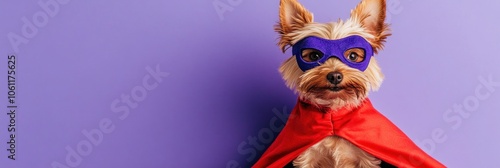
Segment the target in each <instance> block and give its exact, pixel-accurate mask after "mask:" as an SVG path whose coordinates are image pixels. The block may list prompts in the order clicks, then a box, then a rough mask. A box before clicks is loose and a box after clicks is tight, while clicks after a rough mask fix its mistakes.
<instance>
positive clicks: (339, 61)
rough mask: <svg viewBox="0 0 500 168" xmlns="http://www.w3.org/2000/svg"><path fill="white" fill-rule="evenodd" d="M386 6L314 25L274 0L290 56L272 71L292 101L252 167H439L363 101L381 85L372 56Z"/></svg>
mask: <svg viewBox="0 0 500 168" xmlns="http://www.w3.org/2000/svg"><path fill="white" fill-rule="evenodd" d="M385 6H386V4H385V0H362V1H361V3H360V4H359V5H358V6H357V7H356V8H355V9H354V10H352V12H351V17H350V18H349V19H347V20H346V21H342V20H339V21H337V22H330V23H316V22H313V17H312V14H311V13H310V12H308V11H307V10H306V9H305V8H304V7H303V6H302V5H301V4H299V3H298V2H297V1H296V0H281V1H280V12H279V18H280V20H279V23H278V24H277V25H276V26H275V30H276V31H277V32H278V33H279V34H280V39H279V42H278V45H279V46H280V47H281V49H282V50H283V52H285V50H286V49H287V48H289V47H291V48H292V54H293V56H292V57H290V58H289V59H287V60H286V61H285V62H284V63H283V64H282V65H281V67H280V68H279V71H280V73H281V74H282V76H283V79H284V80H285V82H286V85H287V86H288V87H290V88H291V89H292V90H295V91H296V93H298V95H299V100H298V102H297V104H296V105H295V107H294V109H293V110H292V112H291V114H290V117H289V118H288V121H287V123H286V125H285V127H284V128H283V130H282V131H281V132H280V134H279V135H278V137H277V138H276V139H275V140H274V142H273V144H271V146H269V148H268V149H267V150H266V152H264V154H263V155H262V156H261V158H260V159H259V160H258V161H257V162H256V163H255V164H254V165H253V167H254V168H262V167H272V168H274V167H284V166H286V167H288V166H295V167H301V168H312V167H318V168H326V167H333V168H378V167H382V168H386V167H415V168H416V167H418V168H442V167H445V166H444V165H443V164H441V163H439V162H438V161H437V160H435V159H434V158H432V157H431V156H429V155H427V154H426V153H425V152H424V151H423V150H422V149H420V148H419V147H418V146H417V145H416V144H415V143H413V142H412V140H411V139H410V138H409V137H408V136H406V135H405V134H404V133H403V132H402V131H401V130H400V129H399V128H397V126H396V125H394V124H393V123H392V122H391V121H390V120H389V119H387V118H386V117H385V116H383V115H382V114H381V113H380V112H378V111H377V110H376V109H375V108H374V107H373V105H372V104H371V102H370V100H369V99H368V98H367V96H368V92H369V91H375V90H377V89H378V88H379V87H380V85H381V84H382V80H383V74H382V72H381V70H380V67H379V65H378V64H377V60H376V59H375V57H374V54H376V53H377V52H378V51H379V50H381V49H382V47H383V43H384V42H385V40H386V38H387V37H388V36H389V35H391V34H390V32H389V26H388V24H386V23H384V20H385Z"/></svg>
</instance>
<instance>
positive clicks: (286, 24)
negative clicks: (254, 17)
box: [275, 0, 313, 52]
mask: <svg viewBox="0 0 500 168" xmlns="http://www.w3.org/2000/svg"><path fill="white" fill-rule="evenodd" d="M279 17H280V21H279V23H278V24H277V25H276V26H275V30H276V32H278V33H279V34H280V42H279V43H278V45H279V46H280V48H281V50H282V51H283V52H285V50H286V47H287V46H289V45H291V43H290V42H291V40H292V39H291V37H290V36H287V34H288V33H291V32H293V31H295V30H298V29H300V28H302V27H304V26H305V25H306V24H307V23H311V22H312V21H313V16H312V13H310V12H309V11H307V9H305V8H304V7H303V6H302V5H301V4H300V3H299V2H297V0H281V1H280V14H279Z"/></svg>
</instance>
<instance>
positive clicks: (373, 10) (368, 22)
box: [351, 0, 390, 52]
mask: <svg viewBox="0 0 500 168" xmlns="http://www.w3.org/2000/svg"><path fill="white" fill-rule="evenodd" d="M385 12H386V2H385V0H362V1H361V3H359V4H358V6H357V7H356V8H355V9H354V10H352V11H351V19H352V20H355V21H357V22H358V23H360V24H361V26H363V27H364V28H365V29H366V30H367V31H368V32H369V33H371V34H373V35H374V37H375V39H374V41H372V45H373V48H374V49H375V52H376V51H377V50H379V49H381V48H382V47H383V42H385V39H386V38H387V36H390V33H389V31H390V30H389V25H388V24H386V23H385Z"/></svg>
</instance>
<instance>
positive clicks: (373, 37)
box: [275, 0, 390, 168]
mask: <svg viewBox="0 0 500 168" xmlns="http://www.w3.org/2000/svg"><path fill="white" fill-rule="evenodd" d="M385 3H386V2H385V0H362V2H361V3H360V4H359V5H358V6H357V7H356V8H355V9H354V10H352V12H351V17H350V18H349V19H347V20H345V21H342V20H339V21H337V22H330V23H316V22H313V15H312V14H311V13H310V12H309V11H307V10H306V9H305V8H304V7H303V6H302V5H301V4H300V3H298V2H297V1H296V0H281V2H280V14H279V16H280V21H279V23H278V24H277V25H276V26H275V30H276V32H278V33H279V35H280V39H279V42H278V45H279V47H280V48H281V49H282V50H283V52H284V51H286V49H287V48H289V47H291V46H292V45H293V44H295V43H297V42H298V41H300V40H301V39H303V38H305V37H308V36H316V37H321V38H325V39H332V40H333V39H340V38H344V37H347V36H351V35H359V36H361V37H363V38H365V39H366V40H367V41H368V42H369V43H370V44H371V45H372V47H373V49H374V52H375V53H377V51H378V50H380V49H382V48H383V43H384V42H385V39H386V38H387V36H389V35H390V33H389V27H388V25H387V24H385V23H384V20H385ZM279 71H280V73H281V74H282V76H283V79H284V80H285V82H286V85H287V86H288V87H290V88H291V89H292V90H294V91H295V92H296V93H298V94H299V97H300V98H301V99H304V100H308V101H309V102H312V103H313V104H314V105H316V106H318V107H329V108H331V109H332V110H337V109H339V108H342V107H348V108H353V107H356V106H358V105H359V104H360V103H361V102H362V101H363V100H364V99H366V97H367V96H368V92H369V91H375V90H377V89H378V88H379V87H380V85H381V84H382V80H383V74H382V72H381V70H380V67H379V65H378V64H377V61H376V59H375V58H374V57H371V60H370V63H369V65H368V68H367V69H366V70H365V71H363V72H361V71H359V70H357V69H354V68H351V67H349V66H347V65H345V64H344V63H342V62H341V61H339V60H338V59H329V60H327V61H326V62H325V63H324V64H322V65H320V66H318V67H315V68H313V69H310V70H308V71H306V72H303V71H302V70H301V69H300V68H299V67H298V65H297V62H296V58H295V56H291V57H290V58H289V59H287V60H286V61H285V62H284V63H283V64H282V65H281V67H280V69H279ZM331 72H339V73H342V74H343V77H344V78H343V80H342V82H341V83H340V84H339V85H338V86H340V87H342V88H343V89H342V90H340V91H332V90H330V89H329V88H332V87H333V86H334V85H333V84H331V83H330V82H329V81H328V80H327V78H326V75H327V74H328V73H331ZM293 163H294V166H297V167H337V168H338V167H342V168H345V167H361V168H364V167H379V166H378V165H379V164H380V160H378V159H377V158H375V157H373V156H371V155H370V154H368V153H366V152H364V151H362V150H361V149H359V148H357V147H356V146H354V145H352V144H351V143H350V142H348V141H346V140H344V139H342V138H340V137H336V136H332V137H327V138H325V139H324V140H322V141H321V142H319V143H318V144H315V145H314V146H313V147H311V148H309V149H308V150H306V151H305V152H304V153H303V154H301V155H300V156H299V157H298V158H297V159H295V160H294V162H293Z"/></svg>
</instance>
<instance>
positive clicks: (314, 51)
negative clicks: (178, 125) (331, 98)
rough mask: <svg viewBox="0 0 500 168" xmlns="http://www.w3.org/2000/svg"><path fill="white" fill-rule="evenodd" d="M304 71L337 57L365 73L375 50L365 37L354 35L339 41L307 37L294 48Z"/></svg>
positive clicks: (293, 50)
mask: <svg viewBox="0 0 500 168" xmlns="http://www.w3.org/2000/svg"><path fill="white" fill-rule="evenodd" d="M292 53H293V55H295V56H296V57H297V63H298V64H299V67H300V69H302V71H304V72H305V71H307V70H309V69H312V68H314V67H317V66H319V65H321V64H323V63H325V62H326V60H328V59H330V58H331V57H335V58H337V59H339V60H340V61H342V62H343V63H344V64H346V65H348V66H349V67H351V68H354V69H358V70H360V71H365V70H366V68H367V67H368V64H369V63H370V58H371V57H372V56H373V48H372V46H371V45H370V43H368V41H366V40H365V39H364V38H363V37H361V36H358V35H352V36H348V37H345V38H341V39H337V40H328V39H324V38H319V37H315V36H309V37H306V38H304V39H302V40H300V41H298V42H297V43H295V44H294V45H293V47H292Z"/></svg>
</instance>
